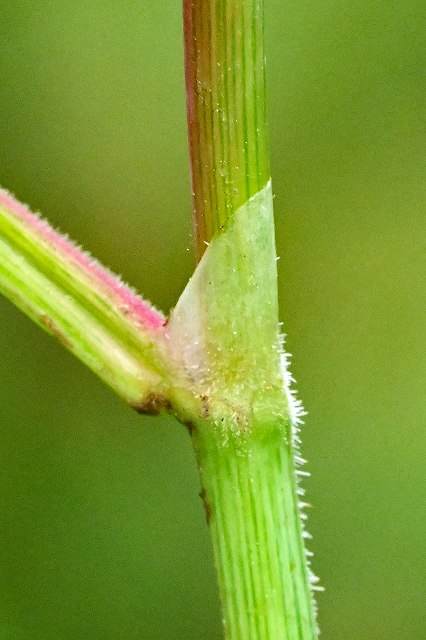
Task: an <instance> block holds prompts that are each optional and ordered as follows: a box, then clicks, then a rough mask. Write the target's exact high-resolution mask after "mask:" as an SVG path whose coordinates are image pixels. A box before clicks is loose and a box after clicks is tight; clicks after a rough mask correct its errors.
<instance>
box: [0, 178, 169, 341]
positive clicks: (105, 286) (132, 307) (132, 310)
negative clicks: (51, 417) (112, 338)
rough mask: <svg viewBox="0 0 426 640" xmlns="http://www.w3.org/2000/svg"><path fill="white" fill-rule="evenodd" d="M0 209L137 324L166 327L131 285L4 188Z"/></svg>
mask: <svg viewBox="0 0 426 640" xmlns="http://www.w3.org/2000/svg"><path fill="white" fill-rule="evenodd" d="M0 208H1V209H4V210H7V211H9V212H10V214H12V215H13V216H15V217H16V218H17V219H18V220H19V221H20V222H22V223H23V224H24V225H25V226H27V227H28V230H29V231H30V232H32V233H33V234H34V235H35V236H37V237H38V239H39V241H40V242H43V243H44V244H45V245H47V246H48V247H50V249H51V250H52V251H55V252H57V253H58V254H60V255H61V256H62V257H63V258H64V259H65V260H66V261H67V262H68V263H72V265H73V267H75V268H76V269H78V270H80V271H81V273H82V274H85V275H86V276H87V277H88V278H89V279H90V281H91V284H92V286H96V288H98V289H99V291H101V292H102V293H103V294H104V295H106V296H107V297H108V299H109V300H110V301H111V304H115V305H116V306H117V307H118V309H121V310H122V311H123V312H124V313H125V314H126V315H127V316H131V317H132V318H133V319H134V320H135V321H136V322H137V323H138V324H140V325H141V326H143V327H146V328H147V329H158V328H159V327H161V326H162V325H163V324H164V316H163V315H162V314H161V313H160V312H159V311H157V310H156V309H154V307H153V306H152V305H151V304H150V303H149V302H147V301H146V300H143V299H142V298H141V297H140V296H138V295H137V294H136V293H135V292H134V291H132V290H131V289H130V288H129V287H128V286H126V285H125V284H124V283H123V282H121V281H120V280H119V278H118V277H117V276H115V275H113V274H112V273H111V272H110V271H109V270H108V269H106V268H105V267H103V266H102V265H101V264H100V263H99V262H97V261H96V260H94V259H93V258H92V257H91V256H90V255H89V254H87V253H86V252H84V251H82V250H81V249H80V248H79V247H78V246H77V245H75V244H74V243H73V242H71V241H70V240H68V238H66V237H65V236H64V235H61V234H60V233H58V232H57V231H55V230H54V229H52V227H51V226H50V225H49V223H48V222H46V220H43V219H42V218H40V217H39V216H37V215H35V214H34V213H32V212H31V211H30V210H29V209H28V207H26V206H25V205H24V204H22V203H21V202H19V201H18V200H16V199H15V198H13V196H12V195H11V194H10V193H9V192H8V191H5V190H4V189H0Z"/></svg>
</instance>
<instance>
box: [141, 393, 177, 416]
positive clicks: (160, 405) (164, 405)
mask: <svg viewBox="0 0 426 640" xmlns="http://www.w3.org/2000/svg"><path fill="white" fill-rule="evenodd" d="M132 409H134V410H135V411H136V413H140V414H142V415H144V416H157V415H158V414H159V413H161V412H162V411H169V410H170V409H171V404H170V401H169V400H168V399H167V398H166V397H164V396H163V395H161V394H157V393H150V394H149V395H148V396H147V397H146V398H145V399H144V400H143V401H142V402H141V403H140V404H133V405H132Z"/></svg>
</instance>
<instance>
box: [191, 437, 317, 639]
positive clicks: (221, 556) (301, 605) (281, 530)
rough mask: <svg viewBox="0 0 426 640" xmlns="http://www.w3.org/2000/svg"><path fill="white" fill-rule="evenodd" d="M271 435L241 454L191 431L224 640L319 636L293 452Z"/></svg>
mask: <svg viewBox="0 0 426 640" xmlns="http://www.w3.org/2000/svg"><path fill="white" fill-rule="evenodd" d="M273 431H274V432H271V434H270V438H268V443H267V446H265V443H263V442H260V441H258V440H257V439H251V440H250V441H248V442H247V443H246V446H245V447H244V448H243V449H238V448H237V449H234V448H233V446H232V444H231V445H230V444H229V443H228V444H226V445H225V446H224V443H223V438H212V436H211V432H207V433H203V430H201V431H200V430H198V431H196V432H195V434H194V444H195V447H196V451H197V455H198V461H199V466H200V470H201V479H202V483H203V498H204V504H205V508H206V514H207V519H208V521H209V525H210V530H211V535H212V540H213V548H214V554H215V561H216V568H217V573H218V582H219V589H220V593H221V598H222V607H223V622H224V626H225V632H226V638H227V639H229V640H312V639H313V638H316V625H315V616H314V611H313V607H312V594H311V586H310V583H309V571H308V567H307V563H306V559H305V551H304V545H303V539H302V527H301V522H300V514H299V508H298V506H297V491H296V485H295V480H294V478H295V474H294V463H293V456H292V450H291V447H289V446H286V445H285V441H284V439H283V437H282V433H281V430H279V429H277V430H273Z"/></svg>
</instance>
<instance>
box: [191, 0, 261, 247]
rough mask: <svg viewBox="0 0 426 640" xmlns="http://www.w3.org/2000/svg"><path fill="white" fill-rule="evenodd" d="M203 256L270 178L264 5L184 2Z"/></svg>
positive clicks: (257, 1) (229, 0) (255, 0)
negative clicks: (238, 209)
mask: <svg viewBox="0 0 426 640" xmlns="http://www.w3.org/2000/svg"><path fill="white" fill-rule="evenodd" d="M184 24H185V57H186V60H185V66H186V85H187V108H188V131H189V145H190V155H191V167H192V188H193V205H194V219H195V224H196V230H197V242H198V255H199V257H200V256H201V255H202V253H203V251H204V249H205V246H206V244H205V243H206V242H209V241H210V240H211V238H212V237H213V235H214V234H215V233H216V232H217V231H218V230H219V229H221V228H222V227H223V225H224V224H225V223H226V221H227V220H228V219H229V218H230V217H231V216H232V214H233V213H234V212H235V211H236V209H237V208H238V207H239V206H241V205H242V204H244V202H246V201H247V200H248V199H249V198H250V197H251V196H253V195H254V194H255V193H257V192H258V191H259V190H260V189H261V188H262V187H264V186H265V184H266V182H267V181H268V179H269V176H270V171H269V157H268V139H267V123H266V98H265V60H264V49H263V24H264V22H263V0H250V1H247V0H184Z"/></svg>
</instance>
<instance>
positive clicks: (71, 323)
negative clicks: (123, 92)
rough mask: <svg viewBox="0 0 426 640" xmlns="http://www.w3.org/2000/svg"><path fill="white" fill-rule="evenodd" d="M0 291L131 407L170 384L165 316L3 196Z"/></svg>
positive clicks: (0, 202) (0, 201)
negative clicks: (164, 348)
mask: <svg viewBox="0 0 426 640" xmlns="http://www.w3.org/2000/svg"><path fill="white" fill-rule="evenodd" d="M0 291H1V292H2V293H3V294H4V295H5V296H6V297H8V298H9V299H10V300H11V301H12V302H13V303H14V304H16V305H17V306H18V307H20V308H21V309H22V310H23V311H24V312H25V313H27V315H29V316H30V317H31V318H32V319H33V320H35V321H36V322H37V323H38V324H39V325H40V326H42V327H43V328H44V329H45V330H46V331H48V332H49V333H51V334H52V335H54V336H55V337H56V338H58V339H59V341H60V342H62V344H63V345H64V346H65V347H67V348H68V349H69V350H70V351H72V352H73V353H75V355H77V356H78V357H79V358H80V359H81V360H83V361H84V362H85V363H86V364H87V365H88V366H89V367H90V368H91V369H92V370H94V371H95V372H96V373H97V374H98V375H99V376H100V377H101V378H102V379H104V380H105V381H106V382H107V383H108V384H109V385H110V386H112V387H113V388H114V389H115V390H116V391H117V392H118V393H119V394H120V395H121V396H123V397H124V398H125V399H126V400H127V401H128V402H130V403H131V404H133V405H135V406H142V405H143V402H144V400H145V399H146V396H147V395H150V394H152V393H157V392H160V390H161V389H162V387H163V386H164V381H163V376H164V373H165V371H166V365H165V363H164V361H163V357H162V353H161V349H160V347H159V339H160V338H161V330H162V326H163V324H164V319H163V316H162V315H161V314H160V313H159V312H157V311H156V310H155V309H154V308H153V307H152V306H151V305H150V304H149V303H147V302H145V301H144V300H142V299H141V298H140V297H139V296H137V295H136V294H135V293H134V292H133V291H132V290H131V289H129V288H128V287H127V286H125V285H124V284H123V283H122V282H121V281H120V280H119V278H118V277H116V276H114V275H113V274H112V273H110V272H109V271H108V270H107V269H105V268H104V267H102V266H101V265H100V264H99V263H98V262H96V261H95V260H93V259H92V258H90V256H88V255H87V254H86V253H84V252H83V251H82V250H80V249H79V248H78V247H77V246H76V245H74V244H73V243H72V242H70V241H69V240H68V239H67V238H65V237H64V236H62V235H60V234H58V233H57V232H56V231H54V230H53V229H52V228H51V227H50V226H49V225H48V224H47V222H45V221H43V220H41V219H40V218H39V217H38V216H35V215H34V214H32V213H31V212H30V211H29V210H28V209H27V208H26V207H25V206H24V205H22V204H21V203H19V202H17V201H16V200H15V199H14V198H12V196H11V195H10V194H9V193H7V192H6V191H3V190H0Z"/></svg>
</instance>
